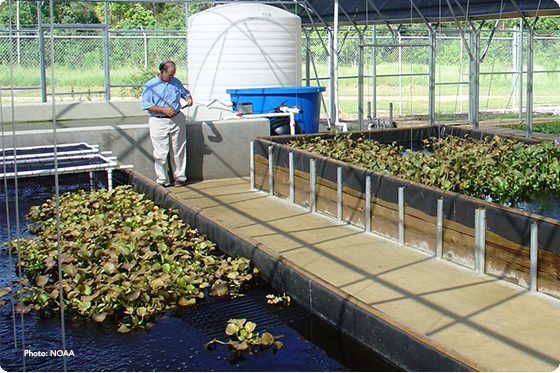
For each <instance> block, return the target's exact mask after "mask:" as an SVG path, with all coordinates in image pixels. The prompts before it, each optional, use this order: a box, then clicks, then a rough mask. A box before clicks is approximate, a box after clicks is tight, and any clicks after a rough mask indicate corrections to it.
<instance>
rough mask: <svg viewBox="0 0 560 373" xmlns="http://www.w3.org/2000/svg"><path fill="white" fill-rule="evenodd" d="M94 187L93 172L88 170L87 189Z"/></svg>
mask: <svg viewBox="0 0 560 373" xmlns="http://www.w3.org/2000/svg"><path fill="white" fill-rule="evenodd" d="M94 188H95V184H94V182H93V172H92V171H90V172H89V190H93V189H94Z"/></svg>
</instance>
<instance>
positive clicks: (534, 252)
mask: <svg viewBox="0 0 560 373" xmlns="http://www.w3.org/2000/svg"><path fill="white" fill-rule="evenodd" d="M530 261H531V280H530V284H529V290H531V291H537V276H538V270H539V223H537V222H534V223H533V224H532V225H531V256H530Z"/></svg>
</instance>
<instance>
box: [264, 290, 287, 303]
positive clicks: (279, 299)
mask: <svg viewBox="0 0 560 373" xmlns="http://www.w3.org/2000/svg"><path fill="white" fill-rule="evenodd" d="M266 299H268V300H267V301H266V303H268V304H279V303H282V304H283V305H284V306H289V305H290V301H291V298H290V296H289V295H286V293H283V294H282V295H274V294H267V295H266Z"/></svg>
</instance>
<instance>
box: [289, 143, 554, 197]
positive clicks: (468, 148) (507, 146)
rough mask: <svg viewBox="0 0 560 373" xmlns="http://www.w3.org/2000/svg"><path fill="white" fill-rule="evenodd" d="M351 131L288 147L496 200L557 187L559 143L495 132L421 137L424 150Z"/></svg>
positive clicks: (528, 195)
mask: <svg viewBox="0 0 560 373" xmlns="http://www.w3.org/2000/svg"><path fill="white" fill-rule="evenodd" d="M350 136H351V134H347V135H336V136H335V137H334V138H333V139H332V140H331V139H325V138H321V137H311V138H310V137H307V138H304V139H303V140H294V141H291V142H290V146H292V147H295V148H300V149H304V150H306V151H309V152H312V153H316V154H320V155H323V156H326V157H330V158H333V159H337V160H340V161H344V162H348V163H352V164H355V165H358V166H362V167H365V168H368V169H372V170H375V171H380V172H384V173H387V174H390V175H394V176H398V177H401V178H404V179H407V180H411V181H414V182H418V183H422V184H425V185H430V186H433V187H436V188H440V189H443V190H448V191H453V192H457V193H462V194H465V195H469V196H472V197H477V198H481V199H491V200H493V201H496V202H500V203H515V202H518V201H521V200H524V199H527V198H529V197H530V196H531V195H533V194H534V193H536V192H541V191H559V190H560V177H559V176H560V148H558V147H556V146H554V145H553V144H552V143H550V142H541V143H537V144H525V143H522V142H518V141H516V140H514V139H506V138H502V137H498V136H494V137H490V136H489V137H486V138H485V139H484V140H475V139H471V138H468V137H464V138H461V137H456V136H446V137H443V138H430V139H427V140H424V141H423V146H424V149H423V151H414V150H411V149H405V148H404V147H402V146H399V145H397V144H396V143H393V144H381V143H379V142H377V141H372V140H368V139H364V138H358V139H356V140H353V139H351V137H350Z"/></svg>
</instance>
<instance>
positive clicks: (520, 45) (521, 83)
mask: <svg viewBox="0 0 560 373" xmlns="http://www.w3.org/2000/svg"><path fill="white" fill-rule="evenodd" d="M518 66H519V67H518V71H519V86H518V89H519V121H520V122H521V121H522V120H523V19H520V20H519V57H518Z"/></svg>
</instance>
